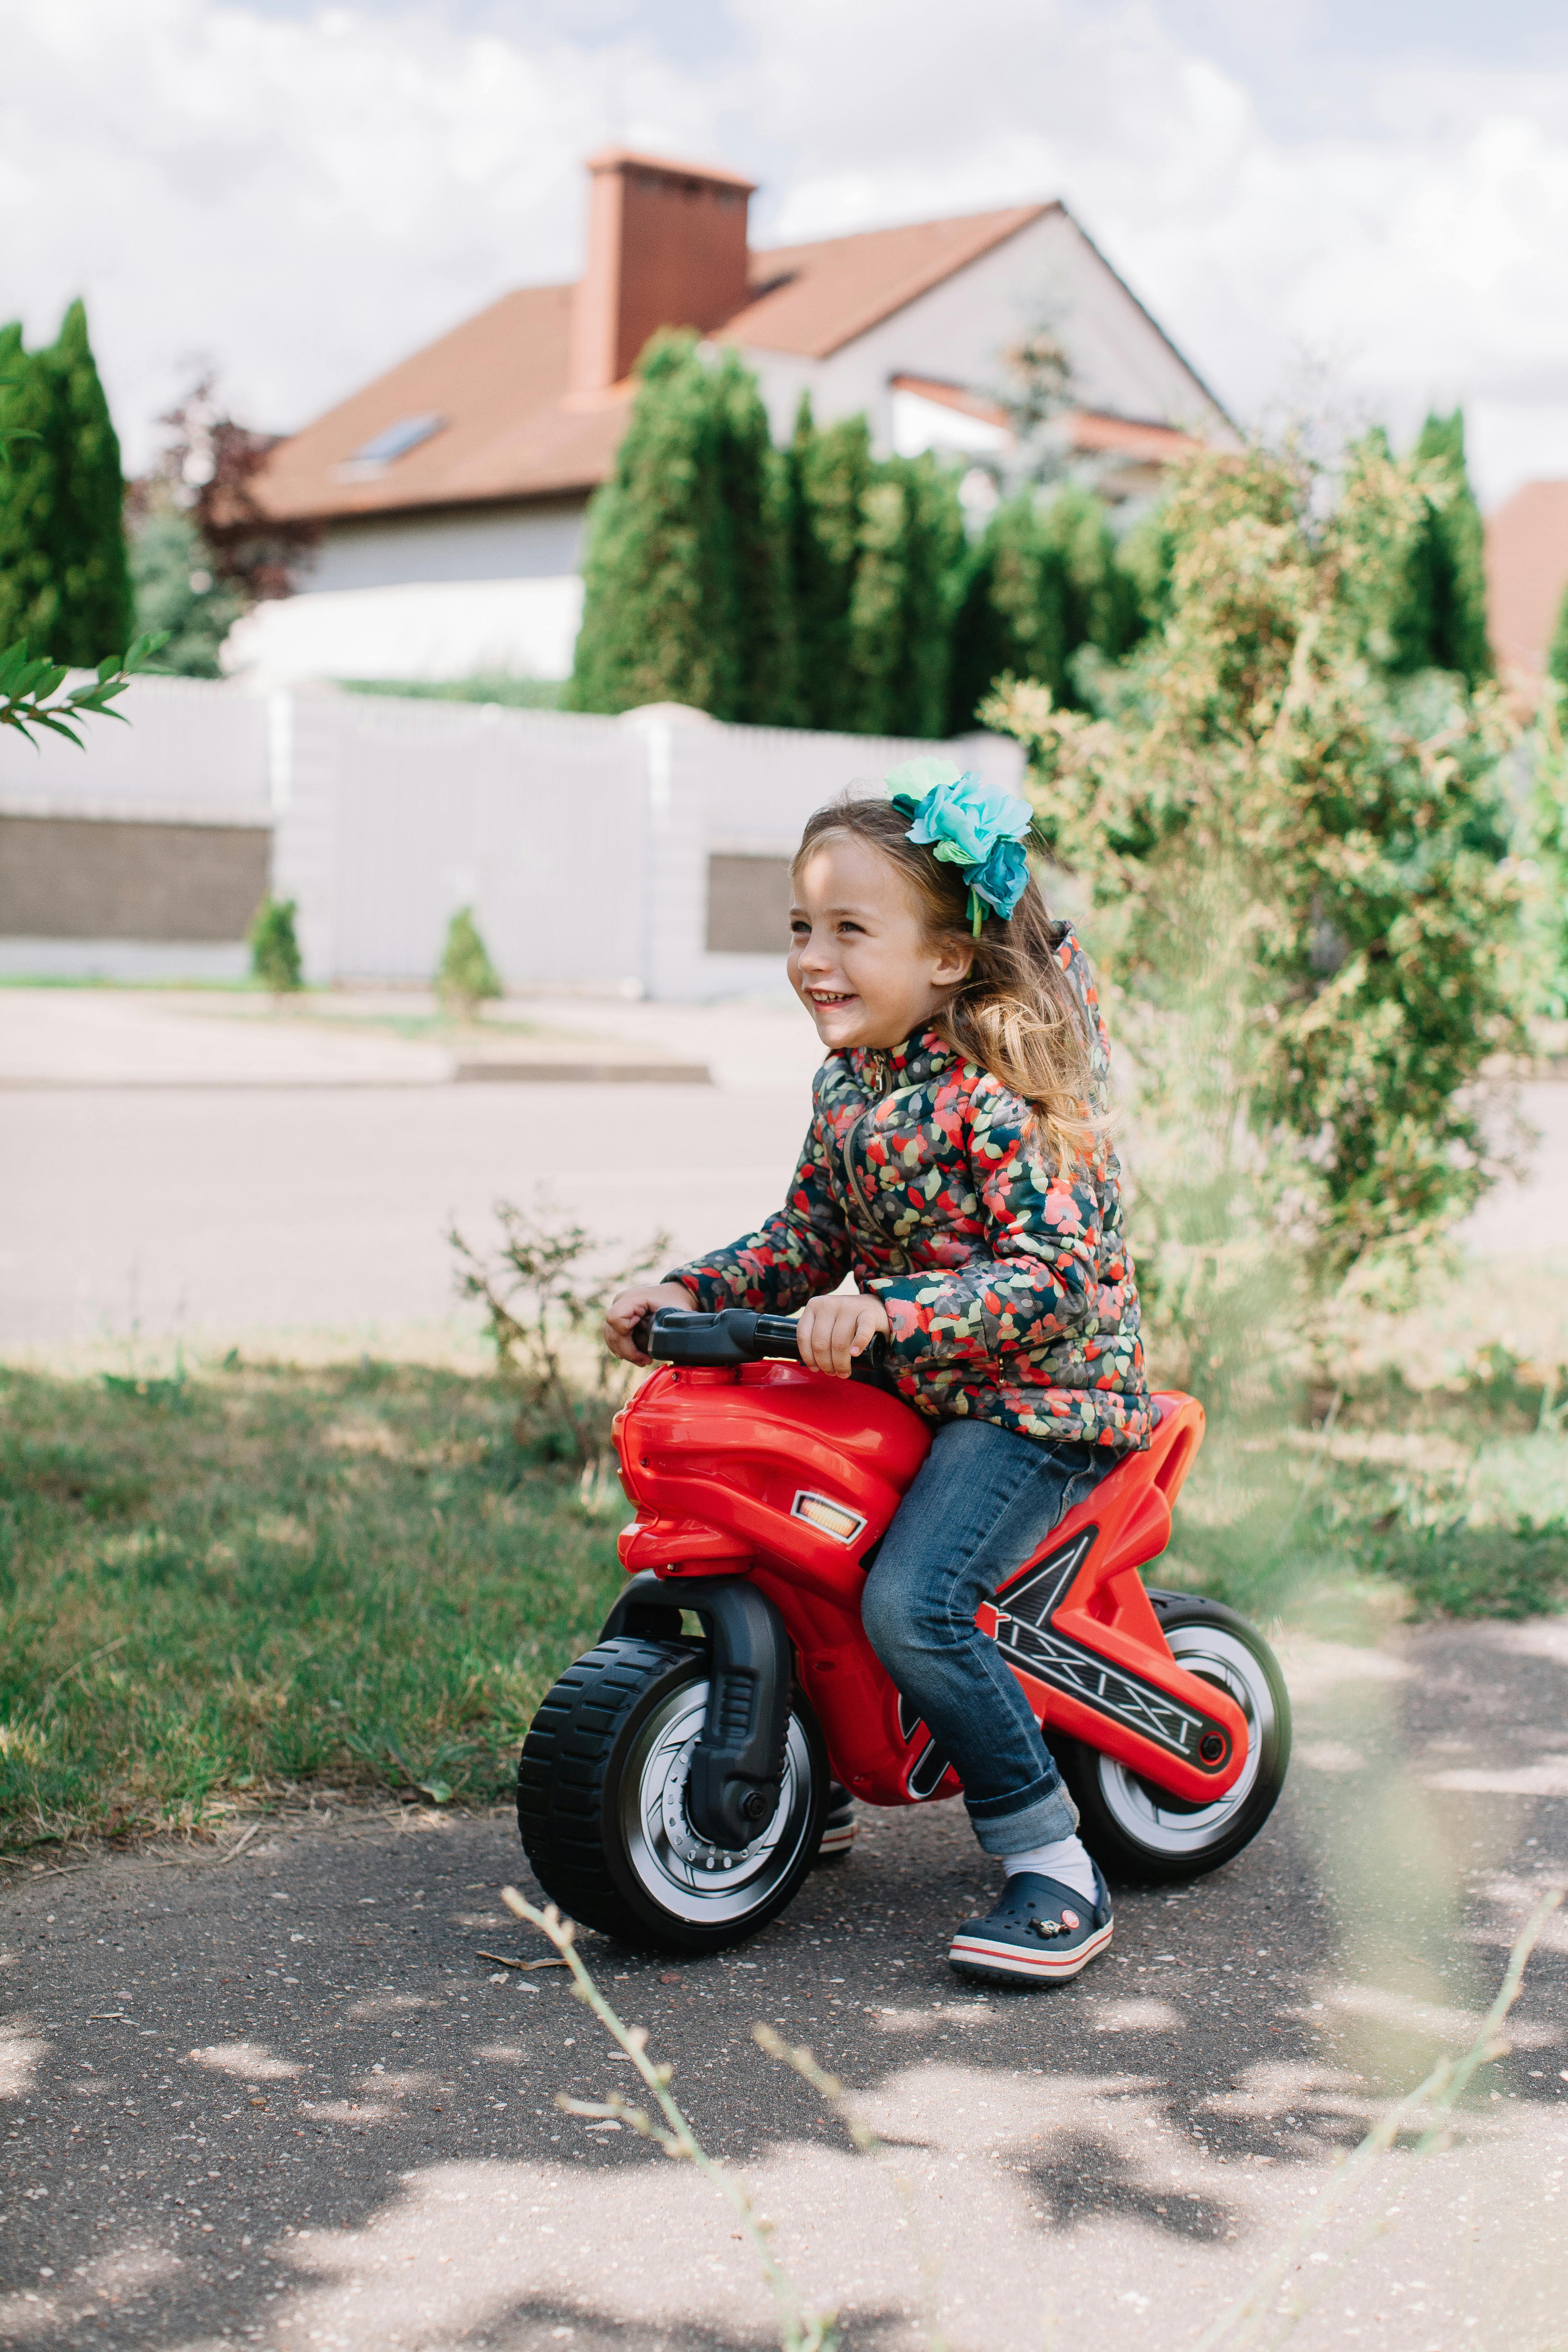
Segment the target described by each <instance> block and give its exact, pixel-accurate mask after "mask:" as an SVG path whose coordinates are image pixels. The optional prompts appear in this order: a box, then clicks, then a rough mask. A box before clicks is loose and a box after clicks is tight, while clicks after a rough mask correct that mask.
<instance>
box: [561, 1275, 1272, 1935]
mask: <svg viewBox="0 0 1568 2352" xmlns="http://www.w3.org/2000/svg"><path fill="white" fill-rule="evenodd" d="M878 1344H879V1343H878ZM644 1345H645V1346H646V1347H647V1350H648V1352H649V1353H651V1354H652V1355H653V1356H655V1357H657V1358H658V1359H660V1360H661V1361H662V1365H663V1369H661V1370H658V1372H656V1373H654V1374H653V1375H652V1377H651V1378H650V1379H648V1380H647V1381H645V1383H644V1384H643V1386H642V1387H641V1388H640V1389H638V1391H637V1394H636V1395H635V1396H634V1397H633V1399H632V1401H631V1402H630V1403H629V1404H628V1405H627V1406H626V1409H625V1410H624V1412H620V1413H617V1415H616V1425H615V1436H616V1451H617V1453H618V1454H619V1456H620V1469H621V1483H622V1485H623V1486H625V1488H626V1495H627V1496H628V1498H629V1500H630V1501H631V1502H632V1503H633V1504H634V1505H635V1507H636V1510H637V1517H636V1518H635V1519H634V1520H633V1521H632V1523H631V1525H630V1526H629V1527H627V1528H626V1529H625V1530H624V1531H623V1533H622V1535H621V1538H620V1555H621V1559H622V1561H623V1563H624V1565H625V1566H626V1569H627V1570H629V1571H630V1573H631V1580H630V1582H629V1583H628V1584H627V1585H626V1589H625V1591H623V1592H622V1593H621V1595H620V1598H619V1599H618V1600H617V1601H616V1605H615V1607H614V1609H613V1610H612V1611H611V1612H610V1615H609V1617H608V1619H607V1620H606V1622H605V1630H604V1633H603V1634H602V1635H601V1636H600V1639H599V1641H598V1643H596V1645H595V1647H594V1648H593V1649H592V1650H590V1651H589V1652H588V1653H587V1654H586V1656H584V1657H582V1658H579V1659H578V1661H577V1663H576V1664H575V1665H574V1666H571V1667H569V1668H568V1669H567V1671H566V1673H565V1674H563V1675H562V1676H561V1678H560V1680H559V1681H558V1682H557V1683H556V1684H555V1685H554V1686H553V1688H552V1690H551V1691H550V1692H549V1693H548V1694H547V1696H546V1697H545V1698H544V1700H543V1702H542V1705H541V1706H540V1709H539V1712H538V1714H537V1715H536V1716H535V1717H534V1719H533V1722H532V1724H531V1727H530V1728H529V1733H528V1738H527V1739H526V1740H525V1742H524V1744H523V1749H522V1760H521V1768H520V1770H519V1774H518V1822H519V1826H520V1828H521V1832H522V1843H523V1846H524V1849H525V1851H526V1853H527V1855H528V1859H529V1862H530V1863H531V1865H532V1868H533V1871H534V1874H535V1876H536V1877H537V1878H538V1880H539V1883H540V1885H542V1887H543V1889H544V1891H545V1893H546V1894H547V1895H549V1896H550V1897H551V1898H552V1900H553V1901H554V1902H556V1903H558V1904H559V1905H560V1906H561V1907H562V1909H563V1911H566V1912H568V1913H569V1914H570V1915H571V1916H572V1917H574V1918H575V1919H579V1920H581V1921H582V1922H583V1923H584V1926H586V1927H598V1928H602V1929H603V1930H604V1931H605V1933H607V1934H609V1935H614V1936H618V1937H621V1938H622V1939H623V1940H624V1941H626V1942H627V1943H630V1944H637V1945H644V1946H652V1947H656V1948H665V1949H669V1950H676V1951H686V1952H700V1951H712V1950H715V1949H717V1948H720V1947H721V1946H722V1945H725V1944H732V1943H737V1942H739V1941H740V1940H741V1939H742V1937H746V1936H750V1935H752V1934H753V1933H754V1932H755V1931H756V1929H757V1928H759V1927H763V1925H764V1924H765V1923H766V1922H767V1921H768V1920H770V1919H772V1918H773V1917H775V1916H777V1914H778V1913H779V1912H780V1911H782V1910H783V1909H784V1906H785V1905H786V1904H787V1903H788V1902H789V1901H790V1899H791V1897H792V1896H793V1895H795V1893H796V1892H797V1890H798V1888H799V1887H800V1885H801V1882H802V1880H803V1879H804V1878H805V1874H806V1873H807V1871H808V1870H810V1868H811V1867H812V1864H814V1862H816V1860H817V1859H818V1855H819V1851H820V1850H821V1849H822V1848H823V1846H824V1843H825V1841H824V1830H825V1826H826V1825H827V1823H828V1816H829V1790H830V1784H831V1783H832V1782H834V1781H835V1780H836V1781H837V1782H839V1783H842V1787H843V1790H847V1791H848V1794H849V1796H850V1797H852V1798H858V1799H860V1800H861V1801H863V1802H865V1803H868V1804H873V1805H911V1804H921V1803H923V1802H926V1801H929V1800H930V1799H932V1798H936V1797H950V1796H954V1795H956V1794H957V1793H958V1790H959V1781H958V1779H957V1776H956V1774H955V1773H954V1772H953V1771H952V1769H951V1767H950V1765H949V1764H948V1761H947V1759H946V1758H945V1757H944V1756H943V1755H942V1754H941V1753H940V1751H939V1750H938V1749H937V1748H936V1746H935V1744H934V1742H933V1740H932V1738H931V1734H930V1733H929V1732H928V1731H927V1729H926V1727H925V1726H924V1724H923V1723H921V1722H920V1721H919V1720H918V1719H917V1718H916V1717H915V1716H914V1714H913V1711H912V1710H911V1708H910V1706H909V1705H908V1704H907V1702H906V1701H905V1700H904V1699H903V1698H901V1697H900V1694H899V1692H898V1691H897V1690H896V1689H895V1688H894V1686H893V1685H892V1683H891V1682H890V1681H889V1678H888V1675H887V1674H886V1672H885V1671H884V1669H883V1667H882V1665H881V1664H880V1662H879V1659H878V1657H877V1655H876V1653H875V1652H874V1651H873V1649H872V1648H871V1645H870V1643H869V1642H868V1640H867V1638H866V1635H865V1633H864V1631H863V1629H862V1626H861V1622H860V1591H861V1586H862V1583H863V1580H864V1578H865V1574H866V1570H867V1569H868V1567H869V1565H870V1563H871V1560H872V1558H873V1556H874V1554H875V1551H876V1548H877V1545H878V1544H879V1541H880V1539H881V1537H882V1535H883V1533H884V1532H885V1530H886V1528H887V1526H888V1522H889V1519H890V1518H891V1517H892V1516H893V1513H894V1511H895V1510H896V1509H897V1507H898V1505H899V1501H900V1496H902V1495H903V1493H904V1491H905V1489H906V1488H907V1487H908V1486H909V1485H910V1481H911V1479H912V1478H913V1477H914V1475H915V1473H916V1471H917V1470H918V1469H919V1468H920V1465H921V1462H922V1461H923V1460H924V1458H925V1455H926V1452H927V1449H928V1447H929V1446H930V1444H931V1427H930V1424H929V1423H927V1422H925V1421H924V1420H922V1419H921V1416H920V1414H919V1413H917V1412H914V1411H913V1410H912V1409H911V1408H910V1406H908V1405H906V1404H904V1403H902V1402H900V1400H899V1399H898V1398H897V1397H895V1396H892V1395H890V1394H889V1393H888V1392H887V1391H886V1390H885V1389H884V1388H882V1387H880V1386H879V1385H878V1383H877V1370H876V1367H875V1365H864V1364H858V1365H857V1368H856V1370H857V1377H856V1378H855V1379H853V1380H851V1381H837V1380H831V1379H829V1378H827V1377H826V1375H825V1374H823V1373H820V1372H815V1371H808V1370H806V1369H805V1367H804V1366H803V1365H802V1364H801V1362H800V1360H799V1357H798V1354H797V1352H796V1349H795V1325H794V1323H793V1322H792V1321H790V1320H789V1319H788V1318H784V1317H781V1316H768V1315H754V1314H752V1313H750V1312H748V1311H745V1310H743V1309H740V1308H731V1309H730V1310H729V1311H727V1312H725V1313H722V1314H717V1315H703V1314H696V1313H691V1314H686V1313H681V1312H679V1311H671V1310H665V1311H662V1312H661V1313H660V1314H659V1315H658V1317H657V1318H655V1320H654V1324H653V1327H652V1331H651V1337H649V1338H647V1339H645V1341H644ZM1156 1403H1157V1406H1158V1409H1159V1421H1158V1425H1157V1427H1156V1428H1155V1431H1154V1434H1153V1438H1152V1443H1151V1444H1150V1446H1149V1449H1148V1451H1147V1452H1146V1453H1142V1454H1128V1455H1126V1456H1125V1457H1124V1459H1123V1460H1122V1461H1121V1463H1120V1464H1119V1465H1118V1466H1117V1468H1116V1469H1115V1470H1113V1471H1112V1472H1110V1475H1108V1476H1107V1477H1105V1478H1104V1479H1102V1480H1101V1482H1100V1485H1099V1486H1097V1487H1096V1489H1095V1491H1094V1493H1093V1494H1092V1495H1091V1496H1089V1498H1088V1500H1087V1501H1085V1502H1083V1503H1081V1504H1079V1506H1078V1507H1077V1508H1076V1509H1075V1510H1073V1511H1071V1512H1069V1513H1068V1517H1066V1518H1065V1519H1063V1520H1062V1521H1061V1523H1060V1525H1059V1526H1058V1527H1057V1528H1054V1529H1053V1530H1052V1532H1051V1534H1050V1535H1049V1537H1048V1538H1047V1540H1046V1542H1045V1544H1044V1545H1043V1546H1042V1547H1041V1549H1040V1550H1039V1552H1037V1554H1036V1556H1035V1557H1034V1558H1033V1559H1030V1560H1027V1561H1026V1563H1025V1564H1024V1566H1023V1567H1022V1568H1020V1569H1019V1570H1018V1572H1017V1574H1016V1576H1013V1577H1011V1578H1009V1579H1008V1580H1007V1582H1006V1583H1005V1585H1003V1586H1002V1587H1001V1588H1000V1590H999V1591H997V1593H996V1595H995V1599H994V1602H993V1603H992V1604H990V1605H989V1606H986V1607H984V1608H982V1609H981V1610H980V1612H978V1617H977V1622H978V1623H979V1624H980V1626H981V1628H982V1630H983V1631H984V1632H985V1633H990V1634H992V1635H993V1636H994V1639H995V1641H996V1642H997V1643H998V1644H999V1646H1000V1648H1001V1650H1002V1653H1003V1654H1004V1656H1005V1658H1006V1660H1007V1662H1008V1664H1010V1665H1011V1667H1012V1668H1013V1671H1014V1673H1015V1674H1016V1675H1017V1677H1018V1680H1019V1682H1020V1684H1021V1685H1022V1687H1023V1689H1024V1692H1025V1695H1026V1697H1027V1698H1028V1701H1029V1704H1030V1706H1032V1707H1033V1708H1034V1710H1035V1712H1036V1714H1037V1716H1038V1717H1039V1719H1040V1723H1041V1726H1042V1728H1043V1730H1044V1733H1045V1736H1046V1738H1047V1740H1048V1742H1049V1745H1050V1748H1051V1751H1052V1753H1053V1755H1054V1756H1055V1757H1056V1759H1057V1763H1058V1767H1059V1769H1060V1770H1061V1772H1062V1774H1063V1777H1064V1778H1065V1780H1067V1782H1068V1787H1069V1788H1070V1789H1071V1790H1072V1793H1073V1795H1074V1797H1075V1798H1076V1799H1077V1801H1078V1805H1079V1811H1080V1814H1081V1816H1082V1823H1081V1828H1082V1835H1083V1838H1084V1841H1085V1843H1086V1844H1087V1845H1088V1846H1089V1851H1090V1853H1093V1854H1094V1855H1095V1857H1096V1859H1097V1860H1098V1861H1099V1863H1100V1866H1101V1868H1102V1869H1104V1870H1106V1871H1107V1872H1109V1873H1112V1874H1120V1875H1121V1876H1122V1877H1123V1878H1131V1879H1134V1880H1143V1881H1149V1880H1157V1879H1179V1878H1192V1877H1196V1876H1197V1875H1198V1874H1200V1873H1202V1872H1204V1871H1206V1870H1214V1869H1215V1868H1217V1866H1218V1865H1219V1864H1221V1863H1223V1862H1226V1861H1228V1860H1229V1859H1230V1857H1231V1856H1232V1855H1233V1854H1235V1853H1239V1852H1240V1850H1241V1848H1242V1847H1243V1846H1244V1845H1246V1844H1247V1842H1248V1840H1249V1839H1251V1838H1253V1837H1255V1836H1256V1835H1257V1833H1258V1830H1259V1829H1260V1828H1261V1827H1262V1825H1263V1823H1264V1822H1265V1821H1266V1820H1267V1819H1268V1814H1269V1812H1270V1811H1271V1810H1272V1808H1273V1805H1274V1801H1275V1800H1276V1798H1277V1797H1278V1796H1279V1790H1280V1789H1281V1787H1282V1786H1283V1783H1284V1779H1285V1768H1286V1764H1287V1761H1288V1759H1289V1752H1290V1709H1289V1699H1288V1698H1287V1696H1286V1692H1285V1685H1284V1682H1283V1680H1282V1678H1281V1675H1280V1673H1279V1665H1278V1664H1277V1662H1276V1660H1275V1658H1274V1655H1273V1653H1272V1652H1271V1651H1270V1649H1269V1647H1268V1643H1266V1642H1265V1641H1264V1640H1263V1639H1262V1637H1261V1635H1259V1634H1258V1633H1256V1632H1255V1631H1254V1630H1253V1628H1252V1627H1251V1626H1250V1625H1248V1624H1247V1622H1246V1620H1245V1619H1244V1618H1241V1617H1238V1616H1237V1614H1236V1613H1235V1612H1234V1611H1232V1610H1229V1609H1226V1608H1223V1607H1222V1606H1221V1605H1220V1604H1219V1603H1218V1602H1217V1601H1204V1600H1199V1599H1194V1598H1191V1597H1188V1596H1185V1595H1184V1594H1182V1593H1179V1592H1163V1591H1153V1590H1148V1589H1146V1588H1145V1587H1144V1585H1143V1582H1142V1579H1141V1578H1140V1576H1139V1573H1138V1571H1139V1570H1140V1568H1142V1566H1143V1565H1144V1564H1145V1563H1146V1562H1148V1561H1150V1560H1152V1559H1155V1558H1156V1557H1157V1555H1158V1554H1159V1553H1160V1552H1162V1551H1163V1549H1164V1548H1165V1545H1166V1543H1167V1542H1168V1540H1169V1538H1170V1533H1171V1505H1172V1504H1173V1501H1174V1500H1175V1497H1176V1495H1177V1492H1178V1490H1179V1489H1180V1487H1181V1484H1182V1481H1183V1479H1184V1477H1185V1476H1186V1474H1187V1472H1188V1470H1189V1469H1190V1468H1191V1466H1192V1463H1193V1458H1194V1454H1196V1452H1197V1449H1198V1447H1199V1445H1200V1444H1202V1442H1203V1432H1204V1415H1203V1408H1202V1406H1201V1405H1199V1404H1198V1403H1197V1402H1195V1401H1194V1399H1193V1398H1192V1397H1187V1396H1179V1395H1174V1394H1172V1395H1162V1396H1160V1397H1158V1398H1157V1399H1156ZM686 1615H689V1616H691V1617H694V1618H695V1619H696V1620H697V1621H698V1622H699V1623H700V1626H701V1629H702V1631H701V1635H700V1637H697V1636H693V1635H689V1634H688V1633H685V1632H683V1630H682V1620H683V1616H686ZM834 1794H835V1796H836V1797H837V1799H838V1804H839V1808H840V1811H839V1813H838V1817H837V1830H838V1832H839V1834H841V1835H842V1836H843V1837H844V1839H845V1842H846V1843H847V1804H846V1802H845V1801H844V1799H843V1797H842V1795H841V1793H840V1792H839V1791H838V1790H834ZM833 1835H834V1832H833V1831H832V1830H831V1829H830V1830H829V1840H828V1842H829V1843H831V1842H832V1841H833Z"/></svg>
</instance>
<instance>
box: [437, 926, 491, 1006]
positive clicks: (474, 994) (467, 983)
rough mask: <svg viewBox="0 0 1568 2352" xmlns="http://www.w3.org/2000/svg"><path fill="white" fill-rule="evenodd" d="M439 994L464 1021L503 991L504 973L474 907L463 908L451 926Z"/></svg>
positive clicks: (440, 967)
mask: <svg viewBox="0 0 1568 2352" xmlns="http://www.w3.org/2000/svg"><path fill="white" fill-rule="evenodd" d="M436 993H437V996H438V997H439V998H440V1000H441V1003H443V1005H445V1006H446V1007H447V1010H448V1011H449V1012H452V1013H457V1014H458V1018H459V1019H461V1020H464V1021H471V1020H472V1019H473V1016H474V1013H475V1010H476V1008H477V1007H478V1006H479V1005H480V1004H481V1003H486V1002H488V1001H489V1000H490V999H492V998H494V997H498V996H500V993H501V984H500V974H499V973H498V971H496V968H495V966H494V964H493V963H491V961H490V960H489V955H488V953H487V952H486V950H485V943H484V941H483V940H482V939H481V938H480V937H479V925H478V924H477V923H476V922H475V920H474V910H473V908H471V907H459V908H458V911H457V913H456V914H455V915H454V916H453V918H452V919H451V921H450V922H449V923H448V924H447V944H446V946H445V947H444V948H443V949H442V950H441V961H440V964H439V965H438V967H437V972H436Z"/></svg>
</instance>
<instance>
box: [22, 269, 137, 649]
mask: <svg viewBox="0 0 1568 2352" xmlns="http://www.w3.org/2000/svg"><path fill="white" fill-rule="evenodd" d="M40 358H41V361H42V363H43V367H44V369H45V372H46V373H47V376H48V379H49V384H50V390H51V395H52V396H51V400H50V411H51V416H50V429H51V436H52V437H53V439H54V441H55V444H56V446H57V448H58V452H59V457H58V468H59V470H58V483H59V487H60V492H61V494H60V495H58V496H57V498H56V501H55V512H54V529H53V532H52V534H51V541H50V547H49V560H50V566H51V570H52V572H53V574H54V577H55V580H56V582H57V583H58V588H59V594H60V619H59V633H58V641H57V643H56V644H55V645H54V646H51V647H50V649H49V650H50V651H51V652H52V653H53V654H54V656H55V658H56V660H57V661H65V662H70V663H72V664H74V665H76V666H78V667H92V666H94V665H96V664H97V663H98V662H100V661H101V660H102V659H103V656H104V655H105V654H106V653H108V652H110V651H112V650H114V649H115V648H116V647H120V646H127V645H129V644H130V642H131V638H132V631H133V626H134V622H133V613H134V604H133V599H132V590H131V567H130V563H129V561H128V559H127V553H126V546H125V519H124V509H125V481H124V477H123V476H122V475H121V470H120V440H119V436H118V435H117V434H116V433H115V430H114V426H113V424H112V422H111V421H110V414H109V403H108V401H107V400H106V399H105V398H104V394H103V386H102V384H101V383H100V381H99V375H98V365H97V362H96V361H95V360H94V358H93V355H92V346H91V344H90V343H89V341H88V334H87V312H86V310H85V309H84V308H83V307H82V305H81V303H80V302H79V301H78V302H73V303H72V304H71V306H70V308H69V310H68V311H67V312H66V315H65V317H64V319H63V320H61V322H60V331H59V334H58V338H57V340H56V341H55V342H54V343H53V344H52V345H51V346H50V348H49V349H48V350H47V351H46V352H42V353H40Z"/></svg>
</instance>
